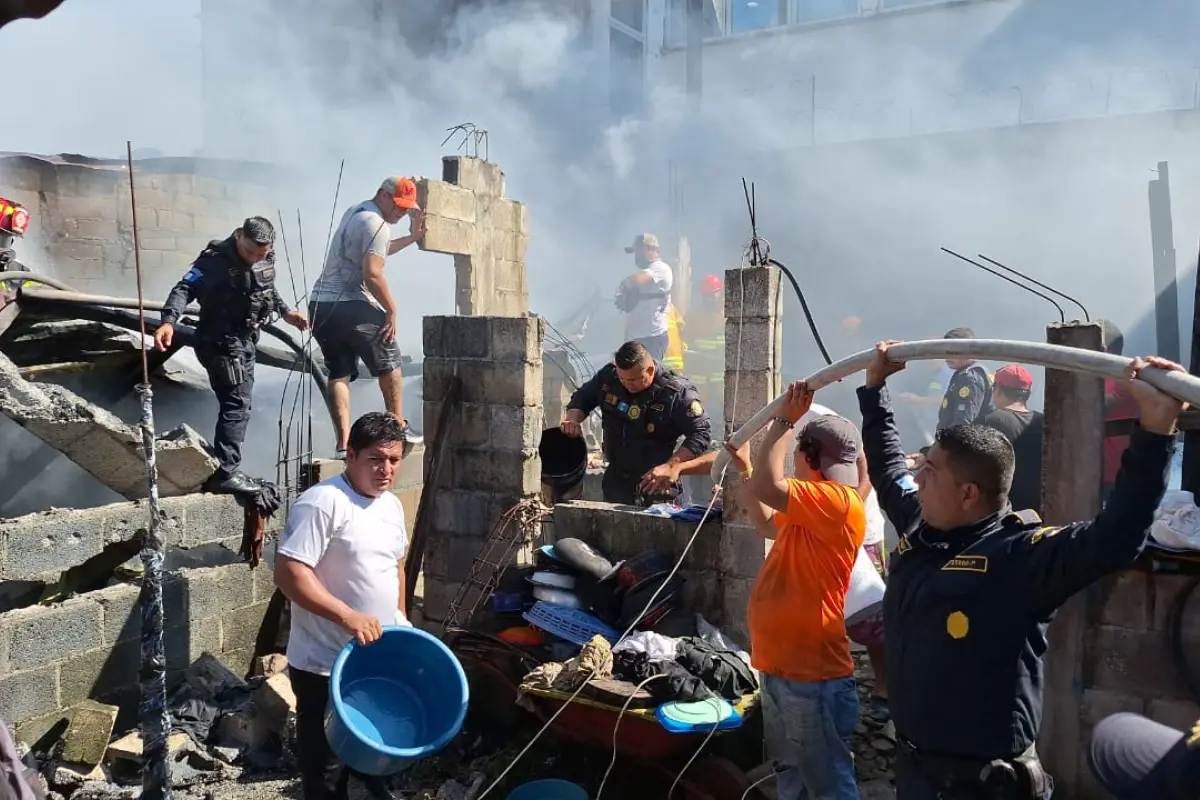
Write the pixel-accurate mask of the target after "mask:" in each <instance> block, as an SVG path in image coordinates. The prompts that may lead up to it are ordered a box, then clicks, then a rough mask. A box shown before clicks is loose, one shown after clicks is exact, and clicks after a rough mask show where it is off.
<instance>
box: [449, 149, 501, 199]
mask: <svg viewBox="0 0 1200 800" xmlns="http://www.w3.org/2000/svg"><path fill="white" fill-rule="evenodd" d="M442 179H443V180H445V181H446V182H448V183H452V184H455V185H457V186H461V187H463V188H464V189H470V190H471V191H473V192H475V193H476V194H482V195H486V196H488V197H492V198H500V197H503V196H504V171H503V170H501V169H500V165H498V164H494V163H492V162H491V161H484V160H483V159H480V158H473V157H471V156H443V157H442Z"/></svg>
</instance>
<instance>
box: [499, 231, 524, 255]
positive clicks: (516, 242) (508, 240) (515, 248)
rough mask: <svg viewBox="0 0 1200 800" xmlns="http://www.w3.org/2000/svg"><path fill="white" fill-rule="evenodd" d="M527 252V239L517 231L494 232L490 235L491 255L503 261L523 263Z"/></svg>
mask: <svg viewBox="0 0 1200 800" xmlns="http://www.w3.org/2000/svg"><path fill="white" fill-rule="evenodd" d="M528 252H529V237H528V236H527V235H526V234H524V233H518V232H517V231H495V232H494V233H493V235H492V253H493V256H494V257H495V258H498V259H501V260H503V261H516V262H524V261H525V256H526V254H527V253H528Z"/></svg>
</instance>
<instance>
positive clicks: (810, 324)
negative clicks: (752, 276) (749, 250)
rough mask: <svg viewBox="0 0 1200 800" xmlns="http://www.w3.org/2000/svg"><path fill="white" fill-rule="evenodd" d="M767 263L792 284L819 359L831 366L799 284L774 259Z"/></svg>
mask: <svg viewBox="0 0 1200 800" xmlns="http://www.w3.org/2000/svg"><path fill="white" fill-rule="evenodd" d="M767 263H768V264H770V265H771V266H773V267H779V271H780V272H782V273H783V274H784V275H786V276H787V279H788V281H789V282H791V284H792V289H794V290H795V292H796V297H798V298H799V299H800V308H802V309H803V310H804V318H805V319H806V320H808V329H809V330H810V331H812V335H813V339H814V340H815V341H816V343H817V348H818V349H819V350H820V351H821V357H822V358H824V359H825V363H826V364H832V363H833V359H832V358H830V357H829V351H828V350H826V349H825V342H824V341H822V339H821V332H820V331H818V330H817V323H816V320H814V319H813V315H812V311H810V310H809V309H808V301H807V300H805V299H804V292H802V291H800V284H799V283H798V282H797V281H796V276H795V275H793V274H792V271H791V270H790V269H788V268H787V267H785V266H784V265H783V264H780V263H779V262H778V261H776V260H775V259H774V258H771V257H769V256H768V257H767Z"/></svg>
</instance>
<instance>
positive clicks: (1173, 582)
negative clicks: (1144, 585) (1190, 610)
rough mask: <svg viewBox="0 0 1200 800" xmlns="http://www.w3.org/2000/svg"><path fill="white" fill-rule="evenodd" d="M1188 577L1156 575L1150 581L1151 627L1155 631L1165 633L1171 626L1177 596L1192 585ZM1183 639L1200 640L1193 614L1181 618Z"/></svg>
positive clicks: (1190, 578)
mask: <svg viewBox="0 0 1200 800" xmlns="http://www.w3.org/2000/svg"><path fill="white" fill-rule="evenodd" d="M1192 580H1193V578H1192V576H1190V575H1168V574H1166V573H1158V574H1156V575H1155V576H1154V578H1153V580H1151V581H1150V589H1151V591H1152V593H1153V606H1154V611H1153V615H1152V626H1153V629H1154V630H1156V631H1163V632H1166V630H1167V628H1169V627H1170V624H1171V612H1172V609H1173V608H1174V607H1175V603H1176V602H1177V601H1178V600H1179V595H1180V593H1182V592H1183V591H1184V590H1185V589H1187V588H1188V587H1189V586H1190V585H1191V583H1192ZM1183 638H1184V639H1185V640H1200V619H1197V618H1196V615H1195V614H1185V615H1184V618H1183Z"/></svg>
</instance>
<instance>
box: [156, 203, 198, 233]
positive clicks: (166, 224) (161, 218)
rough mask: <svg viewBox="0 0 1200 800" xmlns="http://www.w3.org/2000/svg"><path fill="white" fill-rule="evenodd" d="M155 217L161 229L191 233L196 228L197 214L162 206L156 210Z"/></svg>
mask: <svg viewBox="0 0 1200 800" xmlns="http://www.w3.org/2000/svg"><path fill="white" fill-rule="evenodd" d="M154 219H155V221H156V223H157V224H158V229H159V230H160V231H171V232H173V233H185V234H191V233H192V232H193V231H195V230H196V217H195V215H194V214H188V213H186V212H183V211H168V210H166V209H162V208H160V209H158V210H157V211H155V213H154Z"/></svg>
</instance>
